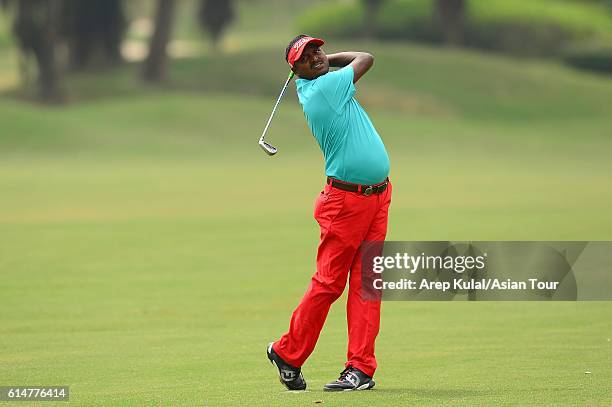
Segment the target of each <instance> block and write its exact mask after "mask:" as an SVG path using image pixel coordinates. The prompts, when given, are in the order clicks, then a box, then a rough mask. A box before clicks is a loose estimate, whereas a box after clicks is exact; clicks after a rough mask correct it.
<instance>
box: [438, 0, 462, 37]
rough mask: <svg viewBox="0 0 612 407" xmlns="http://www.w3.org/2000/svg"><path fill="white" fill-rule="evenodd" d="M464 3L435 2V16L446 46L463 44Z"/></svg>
mask: <svg viewBox="0 0 612 407" xmlns="http://www.w3.org/2000/svg"><path fill="white" fill-rule="evenodd" d="M465 3H466V2H465V0H436V3H435V14H436V18H437V21H438V23H439V25H440V29H441V30H442V36H443V39H444V42H445V43H446V44H447V45H451V46H459V45H462V44H463V39H464V22H465V9H466V4H465Z"/></svg>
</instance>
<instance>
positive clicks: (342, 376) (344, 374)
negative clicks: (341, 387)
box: [338, 367, 353, 381]
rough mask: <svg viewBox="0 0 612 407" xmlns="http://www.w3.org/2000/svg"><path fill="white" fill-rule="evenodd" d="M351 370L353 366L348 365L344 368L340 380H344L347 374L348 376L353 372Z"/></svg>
mask: <svg viewBox="0 0 612 407" xmlns="http://www.w3.org/2000/svg"><path fill="white" fill-rule="evenodd" d="M351 370H353V369H352V368H351V367H347V368H346V369H344V370H343V371H342V372H341V373H340V377H339V378H338V381H342V380H344V379H346V376H348V374H349V373H350V372H351Z"/></svg>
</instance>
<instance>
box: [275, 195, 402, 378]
mask: <svg viewBox="0 0 612 407" xmlns="http://www.w3.org/2000/svg"><path fill="white" fill-rule="evenodd" d="M391 190H392V188H391V183H389V185H388V187H387V189H386V190H385V191H384V192H382V193H381V194H373V195H370V196H365V195H362V194H360V193H357V192H347V191H343V190H340V189H337V188H332V187H331V186H330V185H326V186H325V189H324V190H323V192H321V194H320V195H319V197H318V198H317V200H316V203H315V211H314V217H315V219H316V220H317V222H318V223H319V226H320V227H321V241H320V243H319V248H318V251H317V272H316V273H315V275H314V276H313V277H312V280H311V282H310V286H309V287H308V290H306V294H304V297H303V298H302V301H301V302H300V304H299V305H298V307H297V308H296V309H295V311H294V312H293V315H292V316H291V324H290V326H289V332H287V333H286V334H284V335H283V336H282V337H281V338H280V340H279V341H278V342H275V343H274V351H275V352H276V353H277V354H278V355H279V356H280V357H281V358H283V360H284V361H285V362H287V363H289V364H290V365H293V366H295V367H301V366H302V365H303V364H304V362H305V361H306V359H307V358H308V356H310V354H311V353H312V351H313V350H314V347H315V345H316V343H317V339H318V338H319V334H320V332H321V328H323V324H324V323H325V319H326V318H327V313H328V311H329V307H330V306H331V304H332V303H333V302H334V301H335V300H336V299H338V297H340V295H342V292H343V291H344V287H345V286H346V281H347V278H348V276H349V271H350V278H349V292H348V301H347V304H346V319H347V323H348V336H349V338H348V352H347V356H346V358H347V362H346V365H345V367H348V366H353V367H355V368H357V369H359V370H361V371H362V372H364V373H365V374H367V375H368V376H374V372H375V371H376V357H375V356H374V341H375V340H376V336H377V335H378V329H379V325H380V301H366V300H364V299H363V298H362V296H361V255H360V250H359V246H360V245H361V243H362V242H363V241H383V240H385V236H386V234H387V217H388V216H387V215H388V212H389V204H390V203H391Z"/></svg>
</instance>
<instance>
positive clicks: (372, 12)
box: [362, 0, 382, 39]
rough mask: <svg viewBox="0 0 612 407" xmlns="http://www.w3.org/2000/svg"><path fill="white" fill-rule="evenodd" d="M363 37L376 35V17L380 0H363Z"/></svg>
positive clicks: (370, 37)
mask: <svg viewBox="0 0 612 407" xmlns="http://www.w3.org/2000/svg"><path fill="white" fill-rule="evenodd" d="M363 3H364V8H365V10H364V14H363V17H364V19H363V31H362V34H363V37H364V38H367V39H372V38H374V37H375V36H376V18H377V16H378V10H379V9H380V5H381V3H382V0H364V1H363Z"/></svg>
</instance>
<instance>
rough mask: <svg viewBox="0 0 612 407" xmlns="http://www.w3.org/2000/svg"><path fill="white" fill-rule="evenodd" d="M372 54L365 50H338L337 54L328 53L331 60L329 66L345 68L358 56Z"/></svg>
mask: <svg viewBox="0 0 612 407" xmlns="http://www.w3.org/2000/svg"><path fill="white" fill-rule="evenodd" d="M369 56H370V54H367V53H365V52H352V51H350V52H338V53H336V54H329V55H327V59H328V61H329V66H331V67H336V68H344V67H345V66H347V65H348V64H350V63H351V62H353V61H354V60H355V59H356V58H359V57H369Z"/></svg>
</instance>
